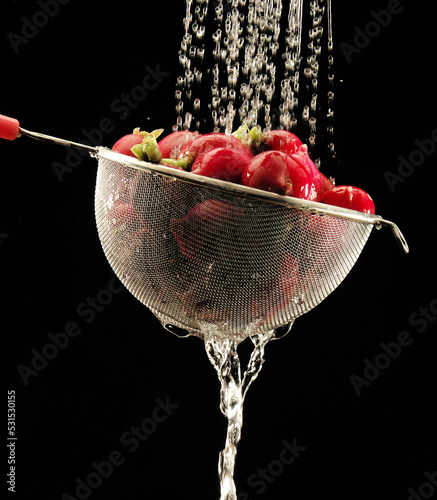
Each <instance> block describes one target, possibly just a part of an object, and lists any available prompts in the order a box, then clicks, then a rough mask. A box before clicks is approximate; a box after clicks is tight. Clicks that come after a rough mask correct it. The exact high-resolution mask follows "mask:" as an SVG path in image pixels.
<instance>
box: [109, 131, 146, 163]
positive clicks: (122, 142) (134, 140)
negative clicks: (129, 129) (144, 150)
mask: <svg viewBox="0 0 437 500" xmlns="http://www.w3.org/2000/svg"><path fill="white" fill-rule="evenodd" d="M143 139H144V136H143V135H141V134H128V135H125V136H123V137H121V138H120V139H119V140H118V141H117V142H116V143H115V144H114V145H113V146H112V151H115V152H117V153H120V154H122V155H126V156H132V158H136V157H137V156H136V155H134V153H132V151H131V149H132V148H133V147H134V146H135V145H136V144H141V143H142V142H143Z"/></svg>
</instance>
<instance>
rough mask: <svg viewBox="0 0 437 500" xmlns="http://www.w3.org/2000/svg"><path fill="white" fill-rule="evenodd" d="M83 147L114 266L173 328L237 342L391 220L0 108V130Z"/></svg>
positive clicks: (278, 323)
mask: <svg viewBox="0 0 437 500" xmlns="http://www.w3.org/2000/svg"><path fill="white" fill-rule="evenodd" d="M23 135H24V136H28V137H31V138H33V139H38V140H42V141H48V142H51V143H55V144H59V145H62V146H66V147H73V148H77V149H82V150H84V151H87V152H88V153H90V155H91V156H93V157H95V158H97V159H98V161H99V168H98V173H97V185H96V194H95V212H96V221H97V228H98V232H99V237H100V240H101V242H102V246H103V250H104V252H105V255H106V257H107V259H108V261H109V263H110V265H111V266H112V267H113V269H114V271H115V273H116V274H117V276H118V277H119V278H120V280H121V281H122V282H123V284H124V285H125V286H126V288H127V289H128V290H129V291H130V292H132V294H133V295H134V296H135V297H137V298H138V299H139V300H140V301H141V302H142V303H143V304H144V305H146V306H147V307H148V308H149V309H150V310H151V311H152V312H153V313H154V314H155V315H156V317H157V318H158V319H159V320H160V321H161V323H162V324H163V325H164V327H165V328H167V329H168V330H170V331H172V332H173V333H176V334H177V335H179V336H188V335H197V336H200V337H205V336H206V334H208V336H211V335H214V336H215V337H218V338H220V337H222V338H227V339H230V340H232V341H237V342H239V341H241V340H243V339H245V338H246V337H248V336H254V335H256V334H264V333H267V332H272V331H274V330H276V329H279V328H281V327H284V326H285V325H289V324H291V323H292V322H293V321H294V320H295V319H296V318H297V317H298V316H301V315H302V314H304V313H306V312H308V311H309V310H311V309H312V308H313V307H315V306H316V305H317V304H319V303H320V302H321V301H322V300H323V299H325V298H326V297H327V296H328V295H329V294H330V293H331V292H332V291H333V290H334V289H335V288H336V287H337V286H338V285H339V284H340V283H341V282H342V281H343V279H344V278H345V277H346V275H347V274H348V273H349V271H350V270H351V269H352V267H353V265H354V264H355V262H356V261H357V259H358V257H359V255H360V253H361V251H362V249H363V247H364V245H365V244H366V241H367V239H368V237H369V235H370V232H371V231H372V228H373V227H374V226H375V227H377V228H380V227H382V226H388V227H390V228H391V230H392V232H393V234H394V236H395V238H396V239H397V241H398V243H399V244H400V246H401V248H402V249H403V250H404V251H405V252H406V253H408V245H407V243H406V241H405V239H404V237H403V235H402V234H401V232H400V231H399V228H398V227H397V226H396V224H394V223H393V222H390V221H387V220H385V219H383V218H382V217H380V216H377V215H369V214H364V213H361V212H355V211H352V210H347V209H343V208H338V207H333V206H329V205H325V204H322V203H315V202H308V201H305V200H300V199H297V198H292V197H289V196H281V195H277V194H274V193H268V192H264V191H260V190H257V189H253V188H248V187H245V186H241V185H237V184H232V183H229V182H225V181H220V180H216V179H210V178H207V177H203V176H199V175H195V174H192V173H189V172H184V171H181V170H177V169H173V168H171V167H165V166H161V165H156V164H152V163H146V162H142V161H139V160H137V159H135V158H130V157H128V156H124V155H120V154H118V153H114V152H113V151H111V150H109V149H106V148H104V147H93V146H88V145H85V144H80V143H76V142H72V141H67V140H65V139H60V138H57V137H53V136H49V135H45V134H41V133H38V132H32V131H29V130H26V129H23V128H22V127H20V123H19V121H18V120H16V119H14V118H10V117H7V116H3V115H0V137H1V138H3V139H8V140H14V139H15V138H17V137H20V136H23Z"/></svg>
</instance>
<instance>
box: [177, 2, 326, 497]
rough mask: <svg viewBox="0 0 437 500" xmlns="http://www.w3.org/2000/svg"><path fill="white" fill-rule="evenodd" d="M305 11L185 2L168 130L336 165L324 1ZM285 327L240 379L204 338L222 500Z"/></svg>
mask: <svg viewBox="0 0 437 500" xmlns="http://www.w3.org/2000/svg"><path fill="white" fill-rule="evenodd" d="M306 5H308V6H309V8H308V10H307V9H304V1H303V0H289V5H288V11H287V13H286V14H284V9H283V2H282V0H214V1H210V0H194V1H193V0H186V15H185V18H184V21H183V22H184V29H185V33H184V36H183V39H182V42H181V49H180V51H179V63H180V67H181V74H180V76H179V77H178V79H177V82H176V93H175V97H176V116H177V118H176V124H175V125H174V127H173V129H174V131H177V130H189V129H193V128H194V129H195V130H198V131H200V132H205V131H207V132H210V131H211V130H213V131H215V132H225V133H228V134H230V133H231V132H232V130H234V129H235V128H237V126H238V125H240V124H242V123H243V122H244V123H246V124H247V126H248V127H249V128H250V127H253V126H256V125H260V126H262V127H263V129H264V130H266V131H267V130H272V129H275V128H281V129H285V130H292V131H293V132H294V133H296V134H297V135H298V136H299V137H300V138H301V140H302V141H303V142H305V143H307V144H308V147H309V153H310V155H311V156H312V158H313V160H314V161H315V163H316V165H317V166H318V167H319V168H320V163H321V157H322V156H323V155H325V156H326V157H330V158H334V157H335V148H334V143H333V137H334V127H333V117H334V111H333V103H334V73H333V61H334V59H333V36H332V7H331V0H311V1H309V2H306V3H305V6H306ZM285 15H286V19H285V20H283V17H284V16H285ZM282 25H284V26H286V28H285V30H282V29H281V26H282ZM207 27H208V28H209V30H210V33H209V32H208V33H207ZM325 42H326V43H325ZM325 45H326V47H325ZM201 68H208V69H207V70H206V72H205V73H204V72H203V71H202V69H201ZM322 75H327V80H326V81H323V78H322ZM205 89H207V90H206V91H205ZM208 91H209V92H208ZM236 120H238V123H236ZM319 139H320V140H319ZM319 142H321V143H322V144H325V146H326V147H325V152H324V153H323V149H322V148H320V147H318V144H319ZM217 328H218V327H217ZM290 328H291V324H290V325H287V327H284V328H283V329H282V330H283V331H281V333H279V331H270V332H268V333H266V334H263V335H256V336H253V337H251V340H252V342H253V344H254V348H253V351H252V355H251V357H250V360H249V363H248V366H247V368H246V371H245V373H244V374H243V376H242V374H241V366H240V359H239V356H238V352H237V346H238V341H236V340H235V341H232V340H230V339H228V338H223V336H220V334H219V332H218V331H217V332H214V331H212V330H211V325H209V327H208V329H207V331H206V333H205V335H204V340H205V348H206V352H207V355H208V358H209V360H210V362H211V364H212V365H213V366H214V368H215V370H216V371H217V375H218V378H219V381H220V384H221V391H220V409H221V411H222V413H223V415H224V416H225V417H226V418H227V421H228V428H227V436H226V445H225V448H224V450H223V451H222V452H221V453H220V457H219V479H220V488H221V497H220V498H221V500H236V498H237V494H236V489H235V484H234V479H233V476H234V468H235V461H236V455H237V446H238V443H239V441H240V437H241V428H242V425H243V403H244V398H245V396H246V392H247V390H248V388H249V386H250V385H251V384H252V382H253V381H254V380H255V379H256V378H257V376H258V374H259V372H260V370H261V368H262V365H263V363H264V350H265V346H266V344H267V343H268V342H269V341H271V340H273V339H275V338H279V336H280V335H281V334H282V335H284V334H286V333H288V331H289V329H290Z"/></svg>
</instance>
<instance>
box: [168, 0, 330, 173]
mask: <svg viewBox="0 0 437 500" xmlns="http://www.w3.org/2000/svg"><path fill="white" fill-rule="evenodd" d="M283 3H284V2H283V1H281V0H214V1H211V0H194V1H193V0H187V2H186V15H185V18H184V30H185V33H184V36H183V39H182V42H181V49H180V51H179V63H180V67H181V73H180V76H179V77H178V78H177V82H176V116H177V118H176V124H175V125H174V127H173V128H174V130H183V129H185V130H188V129H195V130H198V131H200V132H206V131H208V132H210V131H215V132H225V133H231V132H232V130H234V129H236V128H237V127H238V126H239V125H240V124H242V123H243V122H245V123H246V124H247V125H248V126H249V127H253V126H255V125H260V126H261V127H262V128H263V129H264V130H271V129H275V128H282V129H285V130H291V131H293V132H294V133H296V134H297V135H298V136H299V137H300V138H301V139H302V140H303V142H305V143H307V144H308V146H309V153H310V155H311V156H312V158H313V160H314V161H316V163H317V165H318V166H320V161H321V157H329V158H334V157H335V148H334V143H333V141H334V127H333V120H334V111H333V103H334V73H333V63H334V58H333V36H332V5H331V0H311V1H308V2H305V3H304V1H303V0H289V4H288V9H283ZM202 68H207V69H206V71H205V70H203V71H202ZM319 144H321V145H323V146H321V145H319Z"/></svg>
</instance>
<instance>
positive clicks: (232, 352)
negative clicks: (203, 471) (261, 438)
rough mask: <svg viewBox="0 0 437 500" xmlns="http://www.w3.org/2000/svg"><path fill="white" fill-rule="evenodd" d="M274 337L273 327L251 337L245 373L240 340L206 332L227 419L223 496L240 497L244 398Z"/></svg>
mask: <svg viewBox="0 0 437 500" xmlns="http://www.w3.org/2000/svg"><path fill="white" fill-rule="evenodd" d="M274 338H275V332H274V331H271V332H267V333H265V334H263V335H256V336H254V337H251V340H252V342H253V344H254V347H253V351H252V354H251V356H250V359H249V362H248V365H247V368H246V371H245V372H244V374H243V376H242V375H241V366H240V358H239V355H238V352H237V346H238V343H237V341H235V340H230V339H228V338H226V339H223V338H221V337H219V336H217V335H215V334H214V333H212V334H206V335H205V348H206V353H207V355H208V358H209V360H210V361H211V364H212V365H213V366H214V368H215V369H216V371H217V375H218V378H219V381H220V385H221V388H220V410H221V411H222V413H223V415H224V416H225V417H226V418H227V421H228V427H227V434H226V444H225V448H224V449H223V451H221V452H220V455H219V465H218V470H219V479H220V492H221V493H220V495H221V496H220V500H236V498H237V492H236V488H235V483H234V469H235V460H236V456H237V446H238V443H239V441H240V438H241V427H242V425H243V403H244V398H245V396H246V393H247V390H248V389H249V387H250V385H251V384H252V382H253V381H254V380H255V379H256V378H257V377H258V375H259V372H260V371H261V368H262V365H263V363H264V349H265V346H266V344H267V343H268V342H269V341H270V340H272V339H274Z"/></svg>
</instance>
